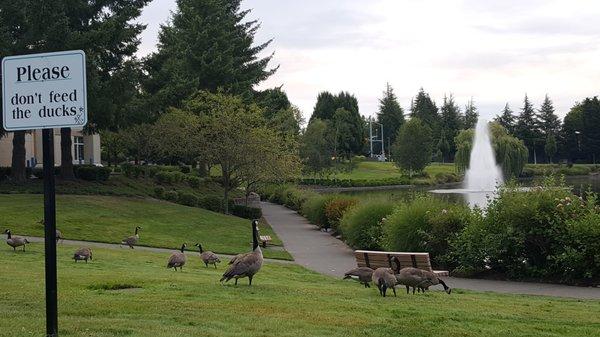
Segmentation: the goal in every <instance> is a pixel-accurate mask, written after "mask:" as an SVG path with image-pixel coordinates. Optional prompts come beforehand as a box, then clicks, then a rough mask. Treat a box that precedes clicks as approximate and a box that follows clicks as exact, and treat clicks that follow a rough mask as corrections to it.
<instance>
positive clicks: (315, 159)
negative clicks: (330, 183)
mask: <svg viewBox="0 0 600 337" xmlns="http://www.w3.org/2000/svg"><path fill="white" fill-rule="evenodd" d="M328 130H329V129H328V127H327V123H326V122H324V121H322V120H320V119H313V120H312V121H311V122H310V123H309V124H308V127H307V128H306V130H305V131H304V134H303V135H302V137H301V142H300V158H301V159H302V163H303V164H304V168H305V170H306V171H308V172H309V173H313V174H321V173H322V172H323V171H324V170H325V169H327V168H330V167H331V166H332V164H333V161H332V160H331V157H332V156H333V146H332V143H333V142H332V141H331V139H330V136H331V135H330V134H329V133H328Z"/></svg>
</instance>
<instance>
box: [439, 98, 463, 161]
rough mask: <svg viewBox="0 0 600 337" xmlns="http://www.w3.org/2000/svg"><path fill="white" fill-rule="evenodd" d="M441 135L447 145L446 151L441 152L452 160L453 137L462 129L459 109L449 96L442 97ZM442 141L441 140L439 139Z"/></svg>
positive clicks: (454, 145)
mask: <svg viewBox="0 0 600 337" xmlns="http://www.w3.org/2000/svg"><path fill="white" fill-rule="evenodd" d="M441 110H442V116H441V119H442V125H441V128H442V135H443V136H444V138H445V140H444V141H445V142H446V143H447V144H448V149H447V150H446V151H444V150H441V149H440V150H441V151H442V153H443V155H444V156H445V157H446V158H448V159H449V160H452V159H453V158H454V153H456V144H455V142H454V137H456V135H458V132H459V131H460V130H461V129H462V121H461V119H462V116H461V114H460V108H459V107H458V106H457V105H456V103H454V97H453V96H452V94H450V96H449V97H446V96H444V104H443V105H442V108H441ZM440 141H442V138H440Z"/></svg>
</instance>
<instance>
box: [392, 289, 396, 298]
mask: <svg viewBox="0 0 600 337" xmlns="http://www.w3.org/2000/svg"><path fill="white" fill-rule="evenodd" d="M392 290H393V291H394V297H396V287H392Z"/></svg>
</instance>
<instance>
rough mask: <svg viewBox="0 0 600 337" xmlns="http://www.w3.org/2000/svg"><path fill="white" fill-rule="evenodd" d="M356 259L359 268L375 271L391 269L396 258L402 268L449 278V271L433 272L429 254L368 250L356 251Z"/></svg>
mask: <svg viewBox="0 0 600 337" xmlns="http://www.w3.org/2000/svg"><path fill="white" fill-rule="evenodd" d="M354 257H355V258H356V263H357V265H358V266H359V267H370V268H373V269H376V268H379V267H385V268H388V267H390V259H391V258H392V257H396V258H397V259H398V261H399V262H400V268H405V267H415V268H419V269H423V270H427V271H431V272H433V273H435V274H436V275H438V276H449V273H448V271H445V270H433V269H432V268H431V260H430V259H429V253H417V252H415V253H413V252H378V251H368V250H356V251H354Z"/></svg>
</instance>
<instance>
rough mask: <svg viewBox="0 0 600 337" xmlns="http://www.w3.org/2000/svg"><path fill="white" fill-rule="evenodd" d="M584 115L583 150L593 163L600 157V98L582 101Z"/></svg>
mask: <svg viewBox="0 0 600 337" xmlns="http://www.w3.org/2000/svg"><path fill="white" fill-rule="evenodd" d="M581 111H582V115H583V132H582V133H583V150H584V151H585V153H586V154H587V155H588V156H589V158H588V159H590V160H591V162H592V163H594V164H595V163H596V160H597V159H600V100H599V99H598V97H593V98H589V97H588V98H586V99H584V100H583V102H582V103H581Z"/></svg>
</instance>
